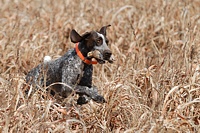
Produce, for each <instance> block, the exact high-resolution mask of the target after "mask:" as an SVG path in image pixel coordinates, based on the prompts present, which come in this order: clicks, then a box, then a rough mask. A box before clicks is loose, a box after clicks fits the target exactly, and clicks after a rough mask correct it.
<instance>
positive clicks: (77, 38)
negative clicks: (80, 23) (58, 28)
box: [70, 29, 82, 43]
mask: <svg viewBox="0 0 200 133" xmlns="http://www.w3.org/2000/svg"><path fill="white" fill-rule="evenodd" d="M70 39H71V41H72V42H73V43H77V42H80V41H81V40H82V37H81V36H80V35H79V34H78V33H77V32H76V31H75V30H74V29H73V30H72V31H71V33H70Z"/></svg>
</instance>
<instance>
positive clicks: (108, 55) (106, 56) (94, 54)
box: [87, 50, 114, 64]
mask: <svg viewBox="0 0 200 133" xmlns="http://www.w3.org/2000/svg"><path fill="white" fill-rule="evenodd" d="M87 57H90V58H95V59H96V60H97V62H98V63H99V64H104V63H105V61H108V62H109V63H113V61H114V58H113V56H112V52H111V51H110V50H105V51H104V52H103V53H101V52H99V51H98V50H94V51H91V52H89V53H88V54H87Z"/></svg>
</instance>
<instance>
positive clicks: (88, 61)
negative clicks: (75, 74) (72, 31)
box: [75, 43, 97, 65]
mask: <svg viewBox="0 0 200 133" xmlns="http://www.w3.org/2000/svg"><path fill="white" fill-rule="evenodd" d="M75 49H76V53H77V55H78V56H79V57H80V58H81V60H82V61H83V62H84V63H86V64H88V65H90V64H97V61H91V60H88V59H86V58H85V57H84V56H83V55H82V53H81V51H80V50H79V49H78V43H77V44H76V48H75Z"/></svg>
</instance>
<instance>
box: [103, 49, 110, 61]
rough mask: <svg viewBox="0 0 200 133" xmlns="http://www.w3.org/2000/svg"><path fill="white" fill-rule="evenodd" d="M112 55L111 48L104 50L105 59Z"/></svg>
mask: <svg viewBox="0 0 200 133" xmlns="http://www.w3.org/2000/svg"><path fill="white" fill-rule="evenodd" d="M111 55H112V52H111V51H110V50H105V51H104V52H103V59H104V60H109V59H110V57H111Z"/></svg>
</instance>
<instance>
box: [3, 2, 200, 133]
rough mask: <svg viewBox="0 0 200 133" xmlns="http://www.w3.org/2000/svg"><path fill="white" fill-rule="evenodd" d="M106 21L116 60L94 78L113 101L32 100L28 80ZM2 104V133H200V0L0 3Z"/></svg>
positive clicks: (37, 97)
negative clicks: (47, 59)
mask: <svg viewBox="0 0 200 133" xmlns="http://www.w3.org/2000/svg"><path fill="white" fill-rule="evenodd" d="M107 24H111V25H112V26H111V27H109V29H108V30H107V36H108V38H109V40H110V44H109V47H110V48H111V50H112V52H113V54H114V56H115V59H116V61H115V62H114V63H113V64H109V63H107V64H105V65H99V64H98V65H95V66H94V75H93V84H94V85H96V86H98V88H99V92H100V93H101V94H102V95H104V96H105V99H106V100H107V103H105V104H97V103H95V102H92V101H91V102H90V103H88V104H86V105H83V106H79V105H77V104H76V100H77V96H76V95H74V96H70V97H68V98H67V99H62V100H59V99H55V98H54V97H52V96H49V95H47V96H44V95H45V94H46V92H45V91H44V90H43V91H36V92H35V93H34V94H33V95H32V96H31V97H29V98H26V96H25V95H24V88H26V86H27V85H26V83H25V75H26V74H27V72H28V71H29V70H31V69H32V68H33V67H35V66H37V65H38V64H39V63H41V62H42V61H43V58H44V56H46V55H49V56H51V57H52V58H53V59H56V58H58V57H60V56H62V55H63V54H64V53H65V52H66V51H67V50H68V49H70V48H73V47H74V44H73V43H71V42H70V39H69V33H70V30H71V29H73V28H74V29H76V30H77V31H78V32H79V33H81V34H82V33H84V32H86V31H91V30H98V29H100V28H101V27H102V26H104V25H107ZM32 89H34V88H32ZM41 93H42V94H43V97H42V95H41ZM0 103H1V104H0V132H3V133H7V132H13V133H16V132H19V133H22V132H27V133H36V132H38V133H43V132H46V133H47V132H49V133H50V132H51V133H58V132H66V133H68V132H73V133H81V132H83V133H84V132H88V133H101V132H102V133H110V132H113V133H122V132H125V133H135V132H136V133H147V132H149V133H200V1H199V0H124V1H120V0H107V1H104V0H102V1H100V0H95V1H92V0H85V1H79V0H74V1H69V0H57V1H53V0H0Z"/></svg>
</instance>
